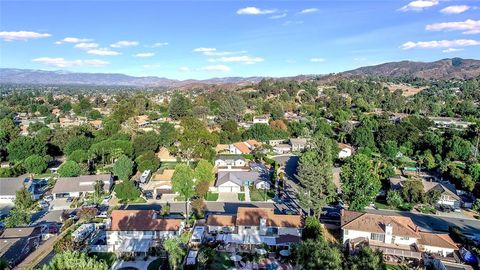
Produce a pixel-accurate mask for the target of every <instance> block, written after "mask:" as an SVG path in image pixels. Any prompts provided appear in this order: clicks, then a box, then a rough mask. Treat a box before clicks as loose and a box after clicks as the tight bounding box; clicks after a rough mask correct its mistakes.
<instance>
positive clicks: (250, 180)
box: [215, 171, 270, 192]
mask: <svg viewBox="0 0 480 270" xmlns="http://www.w3.org/2000/svg"><path fill="white" fill-rule="evenodd" d="M247 186H255V188H256V189H270V175H269V174H268V173H267V174H266V173H263V172H257V171H219V172H218V173H217V180H216V181H215V188H216V190H217V191H218V192H241V187H247Z"/></svg>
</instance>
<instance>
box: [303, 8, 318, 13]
mask: <svg viewBox="0 0 480 270" xmlns="http://www.w3.org/2000/svg"><path fill="white" fill-rule="evenodd" d="M318 11H319V9H318V8H306V9H303V10H302V11H300V12H299V14H308V13H315V12H318Z"/></svg>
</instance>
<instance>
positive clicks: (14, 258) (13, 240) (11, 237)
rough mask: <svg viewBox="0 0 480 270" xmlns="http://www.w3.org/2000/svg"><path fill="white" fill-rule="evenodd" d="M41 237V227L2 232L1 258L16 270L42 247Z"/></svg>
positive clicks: (0, 233)
mask: <svg viewBox="0 0 480 270" xmlns="http://www.w3.org/2000/svg"><path fill="white" fill-rule="evenodd" d="M41 237H42V233H41V227H15V228H8V229H4V230H3V231H2V230H0V258H2V259H5V260H6V261H7V263H8V265H9V267H11V269H14V268H15V266H16V265H18V264H19V263H21V262H22V261H23V260H24V259H25V258H26V257H27V256H28V255H29V254H30V253H31V252H33V251H34V250H35V249H36V248H37V247H38V246H39V245H40V242H41ZM7 269H8V268H7Z"/></svg>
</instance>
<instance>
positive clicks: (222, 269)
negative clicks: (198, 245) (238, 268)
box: [206, 252, 235, 270]
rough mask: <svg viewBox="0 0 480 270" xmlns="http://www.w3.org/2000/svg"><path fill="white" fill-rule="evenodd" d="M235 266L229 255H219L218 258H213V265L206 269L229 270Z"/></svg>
mask: <svg viewBox="0 0 480 270" xmlns="http://www.w3.org/2000/svg"><path fill="white" fill-rule="evenodd" d="M233 266H235V263H234V262H233V261H232V260H230V258H229V257H228V253H224V252H221V253H217V256H215V257H213V261H212V263H211V264H210V265H209V267H207V268H206V269H212V270H227V269H230V268H231V267H233Z"/></svg>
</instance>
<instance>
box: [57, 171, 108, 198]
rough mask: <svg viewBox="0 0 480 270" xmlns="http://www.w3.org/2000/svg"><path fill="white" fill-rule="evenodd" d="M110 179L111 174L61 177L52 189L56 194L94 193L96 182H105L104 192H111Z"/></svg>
mask: <svg viewBox="0 0 480 270" xmlns="http://www.w3.org/2000/svg"><path fill="white" fill-rule="evenodd" d="M110 177H111V175H110V174H97V175H81V176H78V177H60V178H58V180H57V182H56V183H55V186H54V187H53V189H52V193H54V194H55V193H68V192H86V191H94V186H95V182H96V181H97V180H100V181H103V182H104V185H103V189H104V190H109V189H110V185H109V184H107V183H108V181H109V179H110Z"/></svg>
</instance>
